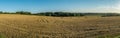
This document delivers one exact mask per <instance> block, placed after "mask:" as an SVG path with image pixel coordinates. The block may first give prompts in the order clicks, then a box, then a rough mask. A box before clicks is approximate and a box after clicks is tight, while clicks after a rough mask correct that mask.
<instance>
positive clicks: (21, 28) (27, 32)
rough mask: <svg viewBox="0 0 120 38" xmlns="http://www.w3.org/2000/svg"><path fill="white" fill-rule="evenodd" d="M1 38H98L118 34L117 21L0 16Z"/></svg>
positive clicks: (118, 23)
mask: <svg viewBox="0 0 120 38" xmlns="http://www.w3.org/2000/svg"><path fill="white" fill-rule="evenodd" d="M0 34H1V35H2V36H5V38H99V37H102V36H111V35H112V36H113V35H119V34H120V17H119V16H116V17H99V16H83V17H49V16H48V17H47V16H34V15H17V14H0Z"/></svg>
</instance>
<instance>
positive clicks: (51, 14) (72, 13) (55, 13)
mask: <svg viewBox="0 0 120 38" xmlns="http://www.w3.org/2000/svg"><path fill="white" fill-rule="evenodd" d="M0 14H25V15H39V16H56V17H71V16H88V15H95V16H96V15H100V16H102V17H109V16H120V14H118V13H75V12H40V13H34V14H33V13H31V12H28V11H17V12H14V13H13V12H12V13H10V12H2V11H0Z"/></svg>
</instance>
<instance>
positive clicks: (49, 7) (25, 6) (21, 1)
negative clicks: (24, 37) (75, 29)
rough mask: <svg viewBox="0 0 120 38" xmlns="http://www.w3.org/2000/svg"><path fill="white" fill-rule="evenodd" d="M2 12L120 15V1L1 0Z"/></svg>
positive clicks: (0, 7)
mask: <svg viewBox="0 0 120 38" xmlns="http://www.w3.org/2000/svg"><path fill="white" fill-rule="evenodd" d="M0 11H6V12H15V11H30V12H33V13H36V12H56V11H63V12H118V13H120V0H0Z"/></svg>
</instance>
